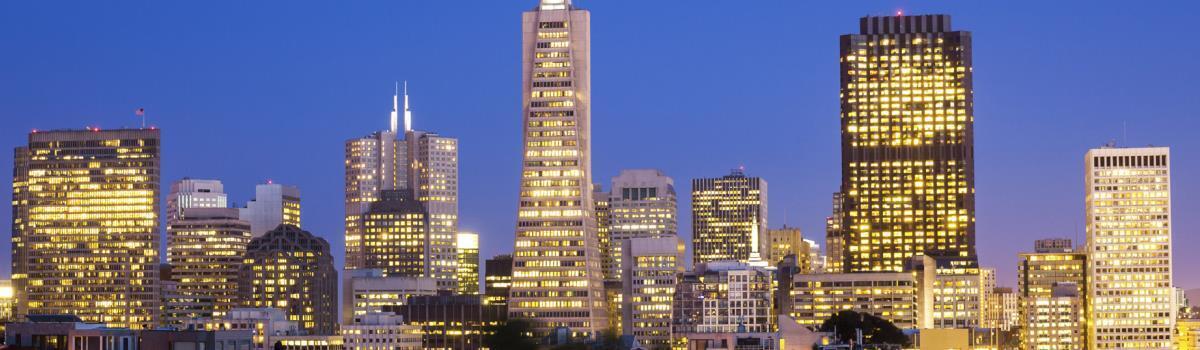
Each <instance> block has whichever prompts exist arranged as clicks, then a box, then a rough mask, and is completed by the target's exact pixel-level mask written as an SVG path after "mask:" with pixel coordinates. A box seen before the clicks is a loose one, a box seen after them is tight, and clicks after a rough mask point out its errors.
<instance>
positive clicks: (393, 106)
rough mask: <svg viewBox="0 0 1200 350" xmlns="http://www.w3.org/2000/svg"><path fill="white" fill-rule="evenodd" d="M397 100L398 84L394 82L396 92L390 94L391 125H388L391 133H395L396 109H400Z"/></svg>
mask: <svg viewBox="0 0 1200 350" xmlns="http://www.w3.org/2000/svg"><path fill="white" fill-rule="evenodd" d="M399 99H400V82H396V92H395V93H393V94H392V118H391V124H390V126H391V129H388V130H391V131H392V132H396V127H397V125H396V124H397V121H396V119H397V114H398V113H399V112H398V111H397V109H398V108H399V107H400V102H399Z"/></svg>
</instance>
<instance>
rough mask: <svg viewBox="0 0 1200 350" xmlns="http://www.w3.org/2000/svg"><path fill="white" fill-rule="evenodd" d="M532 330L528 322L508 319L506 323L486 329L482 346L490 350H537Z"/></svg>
mask: <svg viewBox="0 0 1200 350" xmlns="http://www.w3.org/2000/svg"><path fill="white" fill-rule="evenodd" d="M531 334H533V328H532V327H530V325H529V321H525V320H522V319H510V320H508V322H505V323H502V324H500V325H496V326H490V327H488V335H487V336H486V337H484V338H483V345H485V346H487V347H488V348H491V349H514V350H537V348H538V344H537V341H536V340H535V339H533V337H531V336H530V335H531Z"/></svg>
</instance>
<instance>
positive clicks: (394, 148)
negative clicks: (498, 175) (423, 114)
mask: <svg viewBox="0 0 1200 350" xmlns="http://www.w3.org/2000/svg"><path fill="white" fill-rule="evenodd" d="M400 96H401V95H400V91H399V87H397V91H396V94H395V95H393V97H392V114H391V123H390V126H391V128H390V129H388V130H384V131H378V132H375V133H373V134H371V135H368V136H366V137H362V138H356V139H351V140H348V141H346V164H345V166H346V168H345V169H346V177H345V181H346V183H345V186H346V187H345V190H346V198H345V205H346V222H345V224H346V232H345V234H346V268H347V269H362V268H383V269H385V270H387V268H385V267H380V266H377V264H375V263H373V261H374V262H378V261H379V260H380V259H384V260H386V259H387V258H385V257H377V256H371V254H372V253H369V252H367V250H370V249H371V248H370V247H372V246H383V245H390V244H392V243H389V242H386V241H381V239H387V238H388V237H390V236H389V235H373V236H372V237H374V238H371V237H365V236H364V235H365V233H364V232H363V230H364V227H363V224H364V222H363V220H364V217H363V216H364V215H365V214H366V213H367V211H368V210H371V208H372V203H374V202H376V201H379V200H381V199H382V198H383V196H382V193H383V192H384V191H389V190H407V191H408V192H409V193H411V196H412V198H414V199H415V200H416V201H417V202H419V203H420V204H421V206H423V207H424V210H425V214H424V215H425V216H426V217H427V218H426V219H427V221H428V223H427V227H426V229H425V236H424V237H423V239H424V240H426V241H428V242H427V243H428V244H427V245H425V246H424V249H423V254H424V255H425V258H427V259H428V260H430V261H432V262H433V264H432V265H430V266H432V267H431V269H433V270H436V271H431V272H430V274H431V275H435V276H451V275H453V274H454V270H455V267H454V265H455V263H456V262H455V236H456V235H457V232H458V139H455V138H450V137H445V136H440V135H438V134H435V133H431V132H425V131H418V130H413V128H412V110H411V108H410V107H409V99H408V89H407V84H406V86H405V90H404V95H403V96H404V98H403V100H404V104H403V110H401V109H400V108H401V105H400ZM401 112H403V124H401V123H400V118H401ZM401 126H403V128H404V129H403V130H401V129H399V128H400V127H401ZM398 135H403V136H404V138H403V139H399V140H398V139H397V136H398ZM438 278H439V279H440V280H439V282H438V284H439V286H440V288H444V290H455V288H457V287H456V286H457V283H455V282H454V281H453V279H452V277H438ZM447 278H450V279H447Z"/></svg>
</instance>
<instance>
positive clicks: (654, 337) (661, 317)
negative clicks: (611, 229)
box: [621, 236, 686, 348]
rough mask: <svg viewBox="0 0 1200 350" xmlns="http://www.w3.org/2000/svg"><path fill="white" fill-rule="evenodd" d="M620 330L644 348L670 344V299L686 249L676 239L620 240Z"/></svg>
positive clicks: (682, 267)
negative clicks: (635, 339)
mask: <svg viewBox="0 0 1200 350" xmlns="http://www.w3.org/2000/svg"><path fill="white" fill-rule="evenodd" d="M621 244H622V245H623V246H624V247H622V248H623V249H622V250H621V251H622V253H623V254H624V255H625V256H624V257H623V258H622V259H621V262H622V263H621V270H622V274H621V276H623V277H622V278H623V280H622V283H621V284H622V294H623V295H622V297H621V302H622V306H621V310H622V313H623V314H622V315H621V321H622V323H623V324H622V326H621V329H622V330H623V331H624V334H625V335H632V336H634V337H636V338H637V340H638V342H640V343H641V344H642V346H645V347H646V348H657V347H663V348H666V347H669V346H670V345H671V300H672V299H673V298H674V297H675V284H676V283H678V282H679V276H680V274H682V273H683V271H684V265H685V264H684V253H685V250H686V247H685V246H684V244H683V241H682V240H680V239H679V237H675V236H663V237H654V238H630V239H625V240H622V241H621Z"/></svg>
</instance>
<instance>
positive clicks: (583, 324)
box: [508, 0, 608, 336]
mask: <svg viewBox="0 0 1200 350" xmlns="http://www.w3.org/2000/svg"><path fill="white" fill-rule="evenodd" d="M590 22H591V14H590V13H589V12H588V11H587V10H583V9H580V8H578V7H575V6H574V5H572V4H571V3H570V1H569V0H542V1H541V2H540V3H539V5H538V6H537V7H536V8H535V9H533V10H530V11H527V12H525V13H524V14H523V16H522V33H523V37H522V67H521V69H522V102H523V105H522V107H521V112H522V120H523V121H524V125H523V127H522V129H523V138H524V147H523V148H524V154H523V156H524V157H523V158H524V162H523V163H522V173H521V190H520V201H519V203H518V207H519V210H518V214H517V228H516V242H515V252H514V254H513V259H514V262H513V283H512V290H511V294H510V299H509V304H508V312H509V316H510V317H514V318H525V319H529V320H530V321H531V323H532V324H533V327H534V329H535V333H537V334H538V335H545V334H548V333H549V331H550V330H552V329H554V328H556V327H568V328H570V329H571V331H572V333H575V334H576V335H582V336H590V335H594V334H596V333H597V332H599V331H600V330H601V329H602V328H604V327H605V326H606V325H607V324H608V315H607V313H606V310H605V306H604V285H603V267H602V266H601V262H602V260H603V259H602V257H601V247H600V241H599V237H598V235H597V232H596V220H595V217H594V215H595V212H594V208H593V207H594V205H595V203H594V201H593V198H592V189H591V185H592V181H591V179H592V162H591V160H592V156H591V105H590V103H591V42H590V41H591V32H590V30H591V29H590V28H591V24H590Z"/></svg>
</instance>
